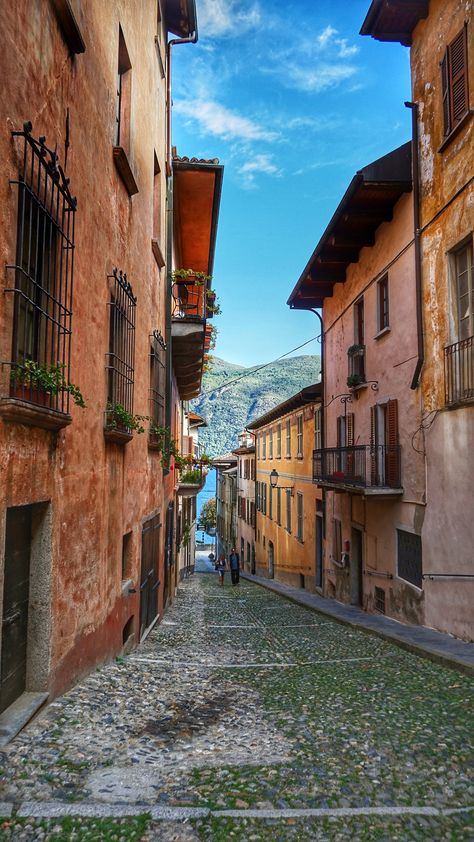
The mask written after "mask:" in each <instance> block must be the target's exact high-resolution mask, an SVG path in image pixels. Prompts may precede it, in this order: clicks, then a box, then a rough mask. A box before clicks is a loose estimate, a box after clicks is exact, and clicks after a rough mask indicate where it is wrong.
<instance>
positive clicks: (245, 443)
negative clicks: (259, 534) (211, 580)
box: [232, 432, 255, 573]
mask: <svg viewBox="0 0 474 842" xmlns="http://www.w3.org/2000/svg"><path fill="white" fill-rule="evenodd" d="M232 453H233V455H234V456H236V457H237V510H236V521H237V535H236V541H237V543H236V549H237V551H238V553H239V555H240V562H241V566H242V569H243V570H246V571H247V573H255V444H254V440H253V437H252V436H251V435H249V434H248V433H247V432H243V433H241V435H240V436H239V446H238V448H237V449H236V450H233V451H232Z"/></svg>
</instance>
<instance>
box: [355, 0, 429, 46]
mask: <svg viewBox="0 0 474 842" xmlns="http://www.w3.org/2000/svg"><path fill="white" fill-rule="evenodd" d="M428 7H429V0H372V3H371V4H370V7H369V10H368V12H367V14H366V16H365V20H364V22H363V24H362V27H361V29H360V34H361V35H370V36H371V37H372V38H375V40H376V41H389V42H398V43H400V44H402V45H403V46H404V47H411V45H412V35H413V30H414V29H415V27H416V25H417V24H418V23H419V21H420V20H424V19H425V18H426V17H427V16H428V11H429V8H428Z"/></svg>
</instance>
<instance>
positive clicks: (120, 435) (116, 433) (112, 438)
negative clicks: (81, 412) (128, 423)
mask: <svg viewBox="0 0 474 842" xmlns="http://www.w3.org/2000/svg"><path fill="white" fill-rule="evenodd" d="M104 439H105V440H106V441H109V442H112V444H128V442H129V441H131V440H132V439H133V434H132V433H127V432H125V430H108V429H107V428H106V427H104Z"/></svg>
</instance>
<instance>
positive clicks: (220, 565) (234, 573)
mask: <svg viewBox="0 0 474 842" xmlns="http://www.w3.org/2000/svg"><path fill="white" fill-rule="evenodd" d="M227 569H229V570H230V576H231V580H232V584H233V585H238V584H239V579H240V556H239V554H238V552H237V551H236V549H235V547H232V552H231V553H230V555H229V565H228V567H227V563H226V558H225V555H224V553H221V554H220V556H219V560H218V561H217V563H216V570H217V572H218V573H219V584H220V585H223V584H224V574H225V571H226V570H227Z"/></svg>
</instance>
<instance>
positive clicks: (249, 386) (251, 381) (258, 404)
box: [192, 355, 320, 457]
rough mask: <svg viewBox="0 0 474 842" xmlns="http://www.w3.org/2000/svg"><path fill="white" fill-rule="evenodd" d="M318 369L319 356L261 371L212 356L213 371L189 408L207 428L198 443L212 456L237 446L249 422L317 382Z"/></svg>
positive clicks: (294, 359)
mask: <svg viewBox="0 0 474 842" xmlns="http://www.w3.org/2000/svg"><path fill="white" fill-rule="evenodd" d="M319 370H320V359H319V356H310V355H305V356H298V357H289V358H288V359H285V360H279V361H278V362H275V363H272V364H271V365H269V366H268V367H266V368H264V369H261V370H260V371H256V370H255V368H245V367H244V366H241V365H235V364H234V363H229V362H226V361H225V360H222V359H220V358H219V357H213V358H212V369H211V370H210V371H207V372H206V373H205V375H204V377H203V382H202V394H201V396H200V397H199V398H197V399H196V401H195V402H193V405H192V408H193V410H194V411H195V412H197V413H198V414H199V415H202V416H203V417H204V418H205V419H206V420H207V422H208V425H209V426H208V427H204V428H201V430H200V431H199V441H200V442H201V443H202V444H203V446H204V447H205V449H206V451H207V452H208V453H210V454H211V456H213V457H214V456H218V455H220V454H222V453H227V452H228V451H229V450H232V449H233V448H235V447H237V442H238V434H239V433H240V432H241V431H242V430H243V429H245V427H246V426H247V424H248V423H249V422H250V421H252V420H253V419H255V418H258V417H259V416H261V415H264V414H265V412H268V411H269V410H270V409H272V408H273V407H274V406H277V405H278V404H279V403H282V401H285V400H287V399H288V398H290V397H291V396H292V395H295V394H296V393H297V392H299V391H300V389H302V388H303V387H304V386H308V385H311V384H312V383H317V382H318V379H319ZM243 374H245V377H243V378H242V379H240V380H237V382H235V383H234V382H232V383H230V381H234V380H235V379H236V378H239V377H241V375H243ZM227 382H229V385H228V386H227V385H226V383H227ZM220 386H222V388H221V389H219V391H213V389H216V388H217V387H220Z"/></svg>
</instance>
